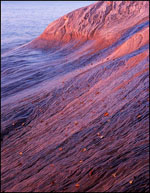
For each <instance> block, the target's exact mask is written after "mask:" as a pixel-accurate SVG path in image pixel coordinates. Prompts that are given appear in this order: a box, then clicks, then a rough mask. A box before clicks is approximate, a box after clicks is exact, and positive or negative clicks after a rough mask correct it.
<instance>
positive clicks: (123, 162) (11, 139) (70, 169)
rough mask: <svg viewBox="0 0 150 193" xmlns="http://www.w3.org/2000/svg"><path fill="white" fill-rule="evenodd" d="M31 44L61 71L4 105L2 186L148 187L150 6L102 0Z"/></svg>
mask: <svg viewBox="0 0 150 193" xmlns="http://www.w3.org/2000/svg"><path fill="white" fill-rule="evenodd" d="M23 47H25V49H29V50H37V49H39V50H41V49H42V50H44V51H46V52H50V55H51V57H52V58H53V60H52V61H51V63H53V64H55V65H56V66H57V68H55V69H54V71H53V73H52V72H50V73H49V74H48V78H49V80H50V81H48V78H47V79H46V80H47V81H48V83H47V84H46V85H45V84H43V85H41V86H40V87H39V88H38V89H37V90H34V95H32V94H31V95H23V96H22V97H20V98H19V99H16V98H15V97H14V98H13V97H12V102H11V103H9V104H4V103H2V118H1V120H2V130H1V134H2V145H1V146H2V148H1V166H2V167H1V182H2V185H1V190H2V191H4V192H149V2H148V1H99V2H96V3H94V4H92V5H90V6H87V7H83V8H80V9H77V10H75V11H73V12H71V13H68V14H66V15H65V16H63V17H61V18H59V19H58V20H56V21H54V22H53V23H51V24H49V26H48V27H47V28H46V29H45V31H44V32H43V33H42V34H41V35H40V36H39V37H37V38H36V39H35V40H33V41H32V42H30V43H28V44H27V45H24V46H23ZM23 47H22V48H19V49H23ZM48 65H49V63H48ZM41 73H42V72H41ZM54 74H55V76H54ZM39 81H40V80H39ZM42 89H43V90H42ZM8 92H10V93H9V94H11V93H12V92H13V90H11V88H10V89H9V90H8ZM8 108H9V113H8V111H7V109H8Z"/></svg>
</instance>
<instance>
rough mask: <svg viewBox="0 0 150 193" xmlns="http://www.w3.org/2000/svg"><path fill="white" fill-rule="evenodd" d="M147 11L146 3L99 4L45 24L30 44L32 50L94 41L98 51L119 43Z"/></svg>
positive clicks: (143, 19) (146, 16)
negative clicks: (43, 29) (73, 42)
mask: <svg viewBox="0 0 150 193" xmlns="http://www.w3.org/2000/svg"><path fill="white" fill-rule="evenodd" d="M148 9H149V3H148V2H147V1H99V2H96V3H94V4H92V5H90V6H87V7H84V8H80V9H77V10H75V11H73V12H71V13H68V14H66V15H65V16H63V17H61V18H59V19H58V20H56V21H54V22H52V23H51V24H49V26H48V27H47V28H46V29H45V31H44V32H43V33H42V34H41V35H40V37H38V39H37V40H35V41H33V42H34V43H33V47H34V46H37V47H45V48H46V47H51V46H54V44H53V43H54V42H55V43H56V44H58V43H64V42H65V43H66V42H70V41H74V40H80V41H81V42H83V41H86V40H96V41H97V42H98V45H97V46H98V47H99V49H102V48H105V47H107V46H110V45H112V44H113V43H114V42H116V41H117V40H119V39H120V38H121V37H122V35H123V34H124V33H125V32H127V31H128V30H130V29H131V28H132V27H134V26H138V25H140V24H142V23H144V21H147V20H148V17H149V16H148V11H149V10H148ZM143 35H144V34H143V32H142V34H141V36H142V37H143ZM140 38H141V37H136V39H140ZM143 38H144V37H143ZM145 38H146V39H147V38H148V36H146V37H145ZM145 38H144V39H145ZM146 39H145V41H146ZM45 40H46V41H45ZM48 41H49V42H48ZM51 41H52V42H51ZM137 41H138V40H137ZM143 41H144V40H143ZM147 41H148V39H147ZM138 43H139V42H138ZM101 44H102V45H101ZM135 46H136V45H135Z"/></svg>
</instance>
